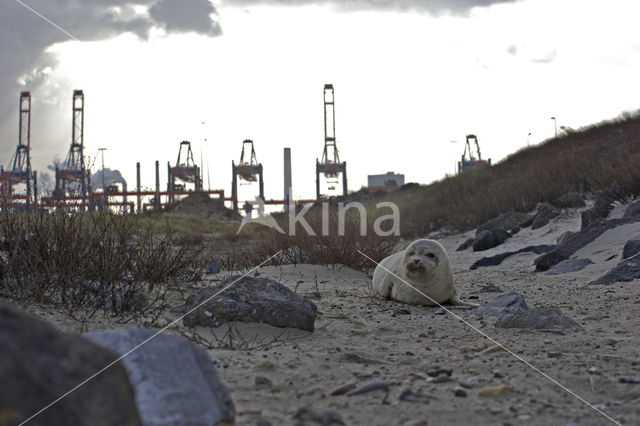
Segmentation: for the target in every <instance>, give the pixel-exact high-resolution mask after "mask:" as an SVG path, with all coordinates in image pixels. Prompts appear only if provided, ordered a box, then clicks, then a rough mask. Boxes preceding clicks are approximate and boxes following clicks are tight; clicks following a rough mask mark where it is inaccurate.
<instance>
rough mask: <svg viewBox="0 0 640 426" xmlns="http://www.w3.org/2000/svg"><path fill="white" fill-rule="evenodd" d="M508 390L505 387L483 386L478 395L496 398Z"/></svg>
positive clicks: (507, 387)
mask: <svg viewBox="0 0 640 426" xmlns="http://www.w3.org/2000/svg"><path fill="white" fill-rule="evenodd" d="M508 390H510V388H509V386H507V385H504V384H502V385H497V386H485V387H483V388H482V389H480V390H479V391H478V395H480V396H497V395H502V394H503V393H505V392H506V391H508Z"/></svg>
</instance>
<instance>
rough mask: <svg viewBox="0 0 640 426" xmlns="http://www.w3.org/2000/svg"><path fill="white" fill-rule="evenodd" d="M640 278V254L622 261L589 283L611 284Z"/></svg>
mask: <svg viewBox="0 0 640 426" xmlns="http://www.w3.org/2000/svg"><path fill="white" fill-rule="evenodd" d="M638 278H640V254H637V255H635V256H632V257H630V258H628V259H625V260H622V261H620V262H619V263H618V264H617V265H616V266H615V267H614V268H613V269H612V270H610V271H609V272H607V273H606V274H604V275H603V276H601V277H600V278H598V279H597V280H595V281H591V282H590V283H589V284H593V285H609V284H613V283H617V282H628V281H633V280H635V279H638Z"/></svg>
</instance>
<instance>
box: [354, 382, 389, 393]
mask: <svg viewBox="0 0 640 426" xmlns="http://www.w3.org/2000/svg"><path fill="white" fill-rule="evenodd" d="M389 386H391V382H389V381H388V380H384V379H382V380H376V381H374V382H370V383H367V384H365V385H363V386H360V387H359V388H358V389H356V390H354V391H351V392H349V393H348V394H347V395H348V396H354V395H364V394H365V393H369V392H373V391H377V390H384V391H388V390H389Z"/></svg>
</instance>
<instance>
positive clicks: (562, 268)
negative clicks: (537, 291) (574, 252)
mask: <svg viewBox="0 0 640 426" xmlns="http://www.w3.org/2000/svg"><path fill="white" fill-rule="evenodd" d="M591 264H593V262H592V261H591V259H587V258H578V259H567V260H563V261H562V262H560V263H558V264H557V265H556V266H554V267H553V268H551V269H549V270H548V271H547V272H545V273H544V274H545V275H561V274H567V273H569V272H578V271H581V270H583V269H584V268H586V267H587V266H588V265H591Z"/></svg>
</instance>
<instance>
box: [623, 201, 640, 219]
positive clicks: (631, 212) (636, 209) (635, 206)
mask: <svg viewBox="0 0 640 426" xmlns="http://www.w3.org/2000/svg"><path fill="white" fill-rule="evenodd" d="M639 214H640V200H638V201H634V202H633V203H631V204H629V206H628V207H627V209H626V210H625V211H624V215H623V216H622V217H632V216H637V215H639Z"/></svg>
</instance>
